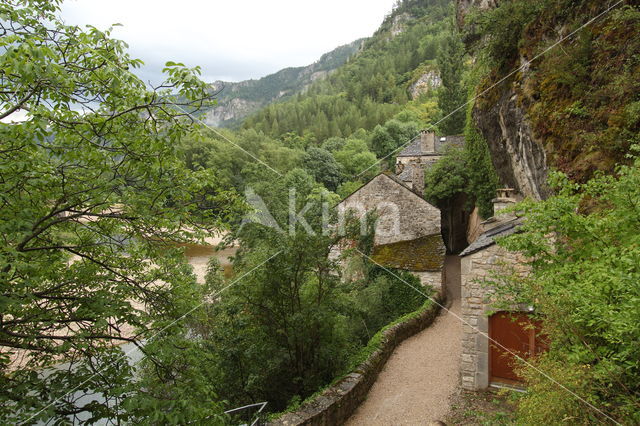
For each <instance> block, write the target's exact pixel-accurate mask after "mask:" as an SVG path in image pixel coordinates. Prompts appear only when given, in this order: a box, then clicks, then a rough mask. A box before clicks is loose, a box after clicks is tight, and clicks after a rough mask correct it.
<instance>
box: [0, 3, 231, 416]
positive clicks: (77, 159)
mask: <svg viewBox="0 0 640 426" xmlns="http://www.w3.org/2000/svg"><path fill="white" fill-rule="evenodd" d="M58 7H59V2H57V1H54V2H50V1H41V0H32V1H5V2H2V3H1V4H0V15H1V16H2V19H1V20H0V26H1V27H2V31H1V32H0V45H1V46H2V54H1V55H0V75H1V78H0V86H1V87H0V100H1V105H2V106H1V108H0V118H2V119H4V120H5V121H10V120H13V122H11V123H9V124H7V123H2V124H1V125H0V133H1V136H0V176H1V179H0V194H2V195H1V197H0V199H1V208H0V229H1V231H2V235H3V242H2V244H1V245H0V263H1V265H2V266H1V268H0V275H1V277H0V287H1V291H0V371H1V375H0V383H1V384H0V422H2V423H6V424H13V423H22V422H26V423H33V422H36V421H40V420H46V419H51V418H54V419H61V418H64V417H67V416H68V417H67V419H68V420H72V419H74V418H76V420H77V419H78V418H79V419H84V420H85V421H89V420H90V421H98V420H100V419H103V418H110V419H114V420H118V421H122V420H128V421H136V419H141V420H144V419H147V420H146V421H150V422H152V423H153V422H162V423H166V422H169V423H180V422H183V421H184V419H185V418H191V419H200V418H204V417H209V416H216V415H218V414H219V413H220V405H219V404H218V403H216V402H215V398H216V396H215V395H214V394H213V393H212V392H211V390H210V388H209V387H208V386H207V385H206V384H205V383H203V382H202V381H201V380H200V379H198V377H197V376H190V375H189V374H188V372H187V371H186V370H177V369H175V368H174V362H175V358H174V356H177V355H179V354H177V353H175V352H174V353H172V354H171V353H168V352H166V351H159V350H156V349H158V348H157V347H156V346H157V345H155V344H153V343H152V344H148V345H147V346H146V347H145V348H144V351H145V352H146V354H147V356H148V359H149V360H150V361H151V362H152V363H153V367H154V368H153V370H149V374H148V375H146V376H144V377H141V378H139V379H136V378H135V376H134V369H133V366H131V365H129V364H128V359H127V358H126V356H124V355H123V351H122V350H121V349H120V348H119V347H118V346H117V345H118V344H121V343H127V342H128V343H130V344H131V346H133V345H139V342H141V341H144V340H145V339H147V340H148V339H152V336H155V335H156V334H157V333H158V332H159V331H160V330H163V335H162V337H160V338H158V339H157V340H158V341H159V342H160V341H164V338H170V339H172V340H173V341H174V342H178V341H180V340H181V339H182V338H183V337H184V333H186V331H185V329H184V327H183V324H181V323H176V324H174V323H173V322H174V320H176V319H177V318H180V317H181V316H182V315H184V314H185V313H187V312H189V311H191V310H193V309H194V307H195V306H197V304H198V303H199V302H200V300H201V297H202V295H201V294H200V292H201V289H200V288H198V287H197V286H196V285H195V280H194V278H193V276H192V274H191V273H190V272H189V269H188V268H187V267H186V266H185V262H184V259H183V257H182V256H181V255H180V253H178V252H176V251H173V250H170V249H168V248H167V246H166V244H168V243H170V242H184V241H196V240H198V239H199V238H200V237H201V236H202V235H203V233H202V231H204V230H205V229H209V230H210V229H212V228H220V227H223V226H225V225H226V224H227V223H228V222H229V216H228V215H229V213H230V212H231V211H232V209H234V208H235V203H236V201H235V197H234V196H233V195H232V193H230V192H228V191H227V190H222V189H221V188H220V186H219V185H218V181H217V180H216V179H215V177H214V175H213V173H211V172H210V171H207V170H201V171H198V172H194V171H191V170H189V169H187V168H186V167H185V166H184V163H183V162H182V161H180V160H178V158H177V155H176V145H177V144H178V143H179V141H180V140H181V139H182V138H183V137H184V136H185V135H186V134H187V133H189V132H190V131H191V128H192V122H191V121H190V120H188V119H187V117H186V116H185V113H184V112H183V111H182V109H183V108H190V109H192V108H196V107H198V106H199V105H201V104H202V103H203V102H204V100H205V97H206V91H207V88H206V85H205V84H204V83H203V82H201V81H200V80H199V79H198V77H197V75H198V74H199V69H197V68H196V69H186V68H184V67H183V66H181V65H179V64H173V63H167V66H166V69H165V72H166V73H167V80H166V82H165V83H164V84H163V86H162V87H160V88H157V89H148V88H147V87H146V86H145V84H144V83H143V82H142V81H141V80H140V79H138V78H137V77H135V76H134V75H133V74H132V73H131V72H130V71H129V69H134V68H136V67H138V66H139V65H140V63H141V62H140V61H139V60H136V59H132V58H130V57H129V55H128V54H127V53H126V52H125V43H124V42H122V41H118V40H114V39H112V38H111V37H110V34H109V31H106V32H101V31H99V30H97V29H94V28H89V29H88V30H82V29H80V28H79V27H75V26H67V25H64V23H63V22H61V21H60V20H59V19H58V18H57V17H56V13H57V12H58ZM174 94H178V95H179V97H180V98H181V99H183V101H181V102H182V103H181V104H175V103H173V102H172V101H171V99H172V95H174ZM20 113H23V114H24V117H23V118H21V117H20ZM16 117H17V119H16ZM159 241H162V242H164V243H165V244H164V245H163V244H158V242H159ZM171 324H173V325H172V326H171V327H169V325H171ZM186 346H188V344H187V345H186ZM63 362H64V363H65V364H61V363H63ZM54 365H57V367H54ZM194 365H197V364H194ZM168 371H169V372H171V375H172V380H171V381H167V380H165V379H164V377H162V376H163V375H165V374H167V372H168ZM183 373H184V374H183ZM183 386H184V387H183ZM187 388H188V389H191V390H194V389H197V390H198V392H193V393H188V392H185V389H187ZM169 389H171V392H168V390H169ZM152 390H155V392H154V391H152ZM76 391H78V392H76ZM78 393H81V394H85V393H88V394H92V393H93V394H98V395H102V397H97V398H95V400H94V398H79V395H78ZM177 394H180V395H181V397H180V398H179V400H178V399H176V398H174V395H177ZM148 419H150V420H148Z"/></svg>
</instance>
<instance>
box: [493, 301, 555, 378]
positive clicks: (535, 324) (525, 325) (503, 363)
mask: <svg viewBox="0 0 640 426" xmlns="http://www.w3.org/2000/svg"><path fill="white" fill-rule="evenodd" d="M540 327H541V323H540V321H539V320H535V319H532V318H531V316H530V315H529V314H527V313H525V312H498V313H496V314H493V315H492V316H491V317H489V338H490V341H489V379H490V381H491V382H496V383H505V384H519V383H521V382H522V377H520V376H519V375H518V374H517V373H516V368H515V367H516V365H517V358H516V357H515V355H514V354H517V355H518V356H519V357H521V358H523V359H527V358H530V357H532V356H535V355H537V354H539V353H541V352H543V351H545V350H546V345H545V344H544V342H543V339H542V338H541V332H540V329H541V328H540ZM496 342H497V343H498V344H496Z"/></svg>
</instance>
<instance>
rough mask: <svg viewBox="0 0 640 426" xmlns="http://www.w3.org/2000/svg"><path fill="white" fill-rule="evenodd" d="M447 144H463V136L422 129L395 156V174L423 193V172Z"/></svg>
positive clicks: (440, 155)
mask: <svg viewBox="0 0 640 426" xmlns="http://www.w3.org/2000/svg"><path fill="white" fill-rule="evenodd" d="M449 145H455V146H459V147H461V146H463V145H464V136H442V137H437V136H436V134H435V133H433V132H429V131H427V130H423V131H421V132H420V135H418V136H417V137H416V138H415V139H414V140H413V141H411V143H410V144H409V145H408V146H407V147H406V148H404V149H403V150H402V151H400V153H399V154H398V156H397V158H396V175H398V178H399V179H400V180H401V181H402V182H404V184H405V185H406V186H408V187H409V188H410V189H412V190H413V191H414V192H416V193H417V194H420V195H422V194H424V172H425V170H427V169H428V168H429V167H431V166H433V165H434V164H435V163H436V162H437V161H438V160H439V159H440V158H442V156H443V155H444V151H445V148H446V147H447V146H449Z"/></svg>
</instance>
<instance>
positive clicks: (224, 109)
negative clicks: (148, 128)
mask: <svg viewBox="0 0 640 426" xmlns="http://www.w3.org/2000/svg"><path fill="white" fill-rule="evenodd" d="M363 42H364V40H363V39H360V40H356V41H354V42H352V43H349V44H346V45H344V46H340V47H337V48H335V49H334V50H332V51H331V52H329V53H325V54H324V55H322V56H321V57H320V59H319V60H318V61H316V62H314V63H313V64H311V65H308V66H303V67H291V68H285V69H283V70H280V71H278V72H276V73H274V74H270V75H268V76H266V77H262V78H260V79H258V80H247V81H241V82H238V83H234V82H225V81H216V82H215V83H213V84H212V87H213V91H214V92H215V93H216V104H215V105H213V106H211V107H210V108H205V109H203V110H202V111H200V112H199V113H200V114H202V115H203V116H204V120H205V121H206V123H207V124H210V125H213V126H220V127H233V126H234V125H237V124H239V123H241V122H242V120H243V119H244V118H245V117H246V116H247V115H249V114H252V113H255V112H256V111H258V110H259V109H260V108H262V107H264V106H266V105H268V104H269V103H272V102H274V101H280V100H284V99H287V98H289V97H291V96H293V95H295V94H298V93H302V92H304V91H305V90H306V89H307V88H308V87H309V86H310V85H311V84H312V83H313V82H314V81H317V80H321V79H323V78H326V77H327V76H328V75H329V73H331V72H332V71H333V70H335V69H336V68H338V67H340V66H341V65H343V64H344V63H345V62H346V61H347V60H348V59H349V58H350V57H351V56H352V55H354V54H355V53H356V52H357V51H358V50H359V49H360V48H361V47H362V43H363Z"/></svg>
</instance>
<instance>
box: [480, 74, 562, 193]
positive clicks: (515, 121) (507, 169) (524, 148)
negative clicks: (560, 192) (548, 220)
mask: <svg viewBox="0 0 640 426" xmlns="http://www.w3.org/2000/svg"><path fill="white" fill-rule="evenodd" d="M494 90H500V88H495V89H494ZM501 93H502V95H501V96H500V97H499V98H498V100H497V101H496V102H495V103H493V104H492V105H491V106H487V105H485V104H481V105H482V106H481V107H478V104H476V106H475V107H474V109H473V113H472V116H473V120H474V122H475V124H476V126H477V128H478V129H479V130H480V132H481V133H482V135H483V136H484V138H485V140H486V141H487V144H488V145H489V150H490V151H491V159H492V161H493V166H494V167H495V169H496V172H497V173H498V176H499V177H500V180H501V183H502V184H503V185H506V186H508V187H511V188H515V189H517V190H518V192H520V193H521V194H522V195H524V196H527V197H531V198H534V199H537V200H541V199H545V198H546V197H547V196H549V194H550V192H549V188H548V187H547V184H546V181H547V174H548V169H547V160H546V154H545V151H544V149H543V147H542V144H541V143H539V142H538V141H536V140H535V139H534V136H533V131H532V129H531V126H530V123H529V121H528V119H527V117H526V114H525V111H524V110H523V108H522V107H521V106H520V105H518V102H517V95H516V93H515V90H514V89H513V87H511V85H508V86H506V87H504V88H502V92H501Z"/></svg>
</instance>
